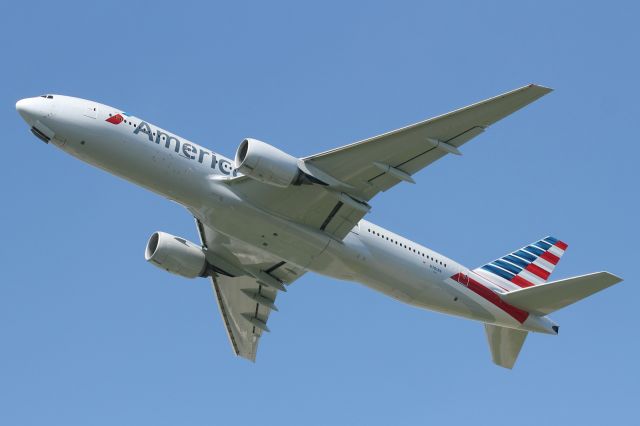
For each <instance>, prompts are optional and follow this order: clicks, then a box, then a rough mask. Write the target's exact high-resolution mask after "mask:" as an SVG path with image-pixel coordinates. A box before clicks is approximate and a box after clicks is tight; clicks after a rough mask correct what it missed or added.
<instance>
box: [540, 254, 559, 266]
mask: <svg viewBox="0 0 640 426" xmlns="http://www.w3.org/2000/svg"><path fill="white" fill-rule="evenodd" d="M540 257H541V258H543V259H544V260H546V261H547V262H549V263H551V264H552V265H557V264H558V262H559V261H560V258H559V257H558V256H556V255H555V254H553V253H549V252H548V251H545V252H544V253H542V254H541V255H540Z"/></svg>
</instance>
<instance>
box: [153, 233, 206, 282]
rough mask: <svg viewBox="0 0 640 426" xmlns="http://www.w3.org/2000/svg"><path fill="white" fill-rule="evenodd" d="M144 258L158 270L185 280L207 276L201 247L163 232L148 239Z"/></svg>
mask: <svg viewBox="0 0 640 426" xmlns="http://www.w3.org/2000/svg"><path fill="white" fill-rule="evenodd" d="M144 258H145V259H146V260H147V261H148V262H151V263H152V264H153V265H155V266H157V267H158V268H161V269H164V270H165V271H167V272H171V273H172V274H176V275H180V276H182V277H186V278H195V277H206V276H208V274H209V264H208V263H207V260H206V257H205V253H204V250H203V249H202V247H200V246H199V245H197V244H194V243H192V242H191V241H187V240H185V239H184V238H180V237H176V236H174V235H171V234H167V233H165V232H155V233H154V234H153V235H152V236H151V238H149V242H148V243H147V248H146V249H145V251H144Z"/></svg>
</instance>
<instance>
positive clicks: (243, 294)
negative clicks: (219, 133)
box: [16, 84, 622, 369]
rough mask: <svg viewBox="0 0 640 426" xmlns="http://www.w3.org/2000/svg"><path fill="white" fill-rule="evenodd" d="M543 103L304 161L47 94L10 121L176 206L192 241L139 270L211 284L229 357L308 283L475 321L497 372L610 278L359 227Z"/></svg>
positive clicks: (552, 258) (462, 117)
mask: <svg viewBox="0 0 640 426" xmlns="http://www.w3.org/2000/svg"><path fill="white" fill-rule="evenodd" d="M549 92H551V89H549V88H546V87H543V86H539V85H535V84H530V85H527V86H524V87H521V88H518V89H515V90H512V91H509V92H506V93H504V94H501V95H499V96H496V97H493V98H490V99H487V100H484V101H481V102H478V103H475V104H472V105H470V106H467V107H464V108H461V109H457V110H455V111H452V112H449V113H447V114H443V115H440V116H437V117H435V118H431V119H428V120H425V121H421V122H418V123H415V124H412V125H409V126H406V127H403V128H400V129H397V130H394V131H390V132H388V133H384V134H381V135H378V136H374V137H372V138H369V139H365V140H361V141H359V142H355V143H352V144H349V145H346V146H342V147H339V148H335V149H332V150H329V151H326V152H321V153H319V154H314V155H310V156H308V157H303V158H295V157H294V156H292V155H290V154H288V153H286V152H283V151H282V150H280V149H278V148H276V147H274V146H272V145H269V144H267V143H265V142H262V141H260V140H257V139H253V138H247V139H244V140H243V141H242V142H241V143H240V145H239V146H238V149H237V151H236V153H235V158H234V159H233V160H232V159H230V158H227V157H224V156H223V155H221V154H219V153H217V152H214V151H212V150H210V149H208V148H205V147H203V146H200V145H198V144H196V143H194V142H191V141H189V140H187V139H185V138H183V137H180V136H178V135H175V134H173V133H171V132H169V131H168V130H164V129H162V128H160V127H158V126H156V125H154V124H151V123H149V122H147V121H145V120H143V119H141V118H139V117H137V116H134V115H130V114H127V113H125V112H124V111H122V110H121V109H118V108H115V107H111V106H108V105H104V104H100V103H98V102H94V101H90V100H85V99H80V98H75V97H69V96H62V95H53V94H46V95H41V96H36V97H32V98H26V99H22V100H19V101H18V102H17V103H16V110H17V111H18V113H19V114H20V116H22V118H23V119H24V121H26V122H27V124H28V125H29V127H30V130H31V132H32V133H33V134H34V135H35V136H36V137H37V138H38V139H40V140H42V141H43V142H45V143H47V144H49V143H51V144H53V145H55V146H56V147H57V148H59V149H61V150H63V151H64V152H66V153H68V154H70V155H72V156H74V157H76V158H78V159H80V160H82V161H84V162H86V163H89V164H91V165H93V166H96V167H98V168H100V169H103V170H105V171H107V172H109V173H112V174H114V175H116V176H119V177H121V178H124V179H126V180H128V181H130V182H132V183H135V184H137V185H140V186H142V187H144V188H146V189H148V190H150V191H153V192H155V193H157V194H159V195H161V196H163V197H166V198H168V199H170V200H172V201H175V202H177V203H179V204H181V205H182V206H184V207H185V208H186V209H187V210H188V211H189V212H190V213H191V214H192V215H193V217H194V220H195V225H196V229H197V233H198V235H199V237H200V242H199V243H194V242H191V241H189V240H187V239H185V238H181V237H179V236H174V235H171V234H169V233H166V232H160V231H158V232H155V233H153V234H152V235H151V237H150V238H149V241H148V243H147V245H146V248H145V259H146V260H147V261H149V262H150V263H151V264H152V265H154V266H157V267H159V268H161V269H163V270H165V271H167V272H170V273H173V274H176V275H179V276H182V277H186V278H195V277H205V278H209V279H210V282H211V286H212V288H213V292H214V295H215V298H216V300H217V304H218V307H219V310H220V314H221V315H222V319H223V323H224V326H225V328H226V331H227V335H228V337H229V341H230V344H231V347H232V349H233V351H234V353H235V354H236V355H238V356H240V357H243V358H246V359H248V360H251V361H254V362H255V359H256V352H257V348H258V343H259V341H260V337H261V336H262V334H263V333H265V332H268V331H269V327H268V326H267V321H268V319H269V315H270V313H271V312H272V311H277V310H278V309H277V307H276V304H275V302H276V295H277V294H278V292H286V290H287V287H288V286H289V285H290V284H291V283H293V282H294V281H295V280H297V279H298V278H300V277H301V276H302V275H304V274H305V273H306V272H308V271H311V272H315V273H318V274H321V275H324V276H327V277H331V278H335V279H338V280H346V281H354V282H358V283H361V284H364V285H365V286H367V287H370V288H372V289H373V290H376V291H379V292H382V293H384V294H385V295H388V296H390V297H392V298H394V299H397V300H399V301H401V302H404V303H406V304H409V305H413V306H417V307H419V308H423V309H429V310H433V311H437V312H442V313H445V314H449V315H453V316H458V317H463V318H468V319H471V320H475V321H479V322H481V323H484V327H485V332H486V336H487V340H488V344H489V348H490V352H491V358H492V360H493V362H494V363H495V364H497V365H499V366H502V367H505V368H508V369H511V368H513V366H514V364H515V362H516V359H517V357H518V355H519V353H520V349H521V348H522V345H523V343H524V341H525V338H526V337H527V334H528V333H529V332H537V333H546V334H551V335H557V334H558V330H559V326H558V325H557V324H556V323H555V322H554V321H553V320H552V319H551V318H549V314H551V313H553V312H555V311H557V310H558V309H561V308H563V307H565V306H567V305H570V304H572V303H574V302H577V301H579V300H581V299H583V298H585V297H587V296H590V295H591V294H594V293H596V292H598V291H600V290H603V289H605V288H607V287H610V286H612V285H614V284H616V283H618V282H620V281H622V279H621V278H619V277H617V276H616V275H613V274H611V273H609V272H595V273H590V274H586V275H582V276H576V277H571V278H565V279H560V280H555V281H549V276H550V274H551V273H552V272H553V270H554V268H555V267H556V265H557V264H558V262H559V260H560V258H561V257H562V255H563V254H564V252H565V251H566V250H567V244H566V243H565V242H563V241H561V240H559V239H557V238H555V237H552V236H546V237H543V238H540V239H539V240H537V241H535V242H533V243H531V244H528V245H525V246H524V247H522V248H519V249H517V250H515V251H513V252H510V253H508V254H506V255H504V256H502V257H500V258H498V259H496V260H494V261H492V262H489V263H487V264H485V265H481V266H479V267H477V268H467V267H465V266H463V265H461V264H459V263H457V262H456V261H454V260H452V259H450V258H448V257H446V256H444V255H442V254H440V253H437V252H435V251H434V250H431V249H429V248H427V247H425V246H423V245H420V244H418V243H416V242H414V241H411V240H410V239H408V238H406V237H403V236H401V235H398V234H395V233H393V232H391V231H389V230H387V229H384V228H382V227H380V226H378V225H375V224H373V223H371V222H369V221H367V220H365V219H364V217H365V216H366V215H367V213H369V211H370V210H371V205H370V201H371V200H372V199H373V198H374V197H375V195H377V194H378V193H380V192H382V191H387V190H389V189H391V188H392V187H394V186H395V185H397V184H405V183H415V180H414V175H415V174H416V173H417V172H418V171H420V170H421V169H423V168H424V167H426V166H428V165H430V164H432V163H434V162H435V161H437V160H439V159H440V158H442V157H444V156H446V155H460V154H461V151H460V148H461V147H462V145H464V144H465V143H467V142H469V141H470V140H471V139H473V138H475V137H476V136H478V135H480V134H482V133H483V132H484V131H485V129H486V128H487V127H488V126H490V125H492V124H494V123H496V122H497V121H499V120H500V119H502V118H504V117H506V116H507V115H510V114H511V113H513V112H515V111H517V110H519V109H521V108H523V107H525V106H526V105H528V104H530V103H532V102H533V101H535V100H537V99H539V98H540V97H542V96H544V95H546V94H547V93H549Z"/></svg>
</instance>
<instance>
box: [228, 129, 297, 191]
mask: <svg viewBox="0 0 640 426" xmlns="http://www.w3.org/2000/svg"><path fill="white" fill-rule="evenodd" d="M235 163H236V164H235V165H236V169H238V170H239V171H240V172H241V173H243V174H245V175H247V176H249V177H250V178H252V179H255V180H258V181H260V182H263V183H266V184H269V185H274V186H279V187H281V188H286V187H288V186H289V185H294V184H296V183H298V180H299V179H300V177H301V175H302V173H301V171H300V169H299V168H298V159H297V158H295V157H293V156H291V155H289V154H287V153H286V152H283V151H280V150H279V149H278V148H276V147H273V146H271V145H269V144H267V143H264V142H261V141H259V140H257V139H251V138H247V139H245V140H243V141H242V142H241V143H240V146H238V150H237V151H236V158H235Z"/></svg>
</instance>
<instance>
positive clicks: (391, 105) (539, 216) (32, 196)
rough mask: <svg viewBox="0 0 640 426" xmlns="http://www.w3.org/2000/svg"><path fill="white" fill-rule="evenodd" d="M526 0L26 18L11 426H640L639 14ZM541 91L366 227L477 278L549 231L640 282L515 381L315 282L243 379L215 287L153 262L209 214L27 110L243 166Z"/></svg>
mask: <svg viewBox="0 0 640 426" xmlns="http://www.w3.org/2000/svg"><path fill="white" fill-rule="evenodd" d="M516 3H517V4H516ZM523 3H524V2H507V1H504V2H498V1H485V2H475V1H469V2H454V1H446V2H415V3H411V2H386V3H380V2H371V1H367V2H361V3H355V2H354V3H349V4H347V3H346V2H328V1H324V2H317V3H316V4H302V2H288V3H285V2H236V3H234V5H223V4H215V3H213V2H212V3H211V4H207V5H205V4H204V2H202V4H199V3H191V2H187V1H180V2H166V3H163V2H149V3H138V2H100V3H95V4H94V3H90V2H77V3H71V2H51V1H47V2H18V1H7V2H3V4H2V6H1V9H0V36H1V40H2V41H3V43H2V47H1V52H2V55H1V59H2V67H0V77H1V78H2V84H1V85H0V100H1V101H2V102H1V103H0V117H1V120H2V121H1V122H2V127H3V142H2V146H3V151H2V155H0V182H2V194H3V197H2V199H3V203H2V205H3V208H2V209H1V210H0V215H1V216H0V223H1V224H2V225H1V226H2V228H1V229H2V240H3V242H2V244H0V262H1V263H0V264H1V265H2V268H1V272H0V274H1V279H0V424H3V425H42V424H62V425H113V424H125V425H128V424H131V425H140V424H153V425H176V424H189V425H218V424H219V425H222V424H242V425H244V424H253V425H256V424H281V425H298V424H309V425H326V424H347V425H354V424H355V425H376V424H380V425H386V424H416V423H417V424H425V423H429V424H470V423H473V424H493V425H506V424H509V425H511V424H514V423H515V424H518V425H539V424H563V423H565V424H566V423H572V424H578V423H579V424H582V425H591V424H593V425H601V424H603V423H605V422H606V423H611V424H613V423H615V424H637V423H636V422H637V418H638V414H637V403H638V400H639V397H640V391H639V390H638V381H639V379H640V374H639V371H640V369H639V367H638V360H639V359H640V353H639V352H640V350H639V348H640V346H639V344H638V325H639V324H638V297H639V296H640V294H639V291H638V286H637V279H636V277H637V274H638V273H637V266H638V259H639V256H640V253H639V251H640V250H639V248H638V247H639V245H638V217H639V215H640V204H639V201H638V180H639V177H640V175H639V172H638V166H637V164H638V157H640V148H639V141H638V117H639V114H640V108H639V107H638V99H639V95H640V93H639V90H638V89H639V85H638V78H639V75H640V62H639V60H638V46H639V41H640V39H639V29H638V20H637V18H638V16H639V15H640V8H639V7H638V6H637V2H607V3H606V5H605V3H603V2H584V1H576V2H557V1H548V2H547V1H538V2H530V3H529V4H528V5H524V4H523ZM530 82H535V83H540V84H544V85H548V86H550V87H553V88H555V89H556V90H555V91H554V92H553V93H552V94H550V95H548V96H546V97H544V98H543V99H541V100H540V101H538V102H537V103H535V104H533V105H531V106H530V107H528V108H526V109H524V110H522V111H520V112H518V113H516V114H515V115H513V116H511V117H509V118H507V119H505V120H504V121H502V122H500V123H499V124H497V125H495V126H493V127H492V128H491V129H490V130H489V131H487V132H486V133H485V134H484V135H482V136H480V137H478V138H477V139H475V140H473V142H472V143H470V144H468V145H466V146H465V147H464V149H463V151H464V156H462V157H453V156H449V157H447V158H444V159H443V160H441V161H440V162H438V163H437V164H434V165H433V166H431V167H429V168H428V169H426V170H424V171H422V172H421V173H419V174H418V175H417V176H416V180H417V185H399V186H398V187H396V188H394V189H393V190H391V191H389V192H388V193H384V194H382V195H380V196H379V197H377V198H376V199H375V200H374V202H373V210H372V212H371V214H370V215H369V216H368V219H370V220H372V221H374V222H376V223H379V224H381V225H382V226H384V227H387V228H389V229H391V230H392V231H394V232H397V233H400V234H402V235H406V236H408V237H410V238H412V239H413V240H415V241H418V242H420V243H422V244H424V245H426V246H428V247H431V248H433V249H435V250H437V251H440V252H441V253H443V254H445V255H447V256H449V257H452V258H454V259H457V260H458V261H460V262H461V263H464V264H466V265H469V266H476V265H480V264H482V263H484V262H486V261H489V260H491V259H494V258H496V257H498V256H500V255H502V254H504V253H506V252H508V251H511V250H513V249H515V248H518V247H521V246H522V245H524V244H525V243H529V242H531V241H534V240H536V239H538V238H539V237H543V236H546V235H549V234H551V235H554V236H556V237H558V238H561V239H563V240H564V241H566V242H567V243H569V250H568V252H567V253H566V255H565V257H563V259H562V262H561V263H560V264H559V267H558V268H557V269H556V272H555V274H554V277H555V278H562V277H567V276H571V275H578V274H583V273H587V272H592V271H599V270H609V271H611V272H614V273H616V274H618V275H620V276H622V277H623V278H625V281H624V282H623V283H622V284H619V285H618V286H615V287H613V288H611V289H608V290H606V291H604V292H602V293H600V294H597V295H595V296H593V297H591V298H589V299H587V300H584V301H582V302H581V303H578V304H576V305H573V306H571V307H569V308H567V309H564V310H561V311H559V312H557V313H555V314H554V315H553V318H554V319H555V320H556V321H557V322H558V323H559V324H560V325H561V333H560V335H559V336H558V337H552V336H547V335H537V334H534V335H530V336H529V338H528V340H527V342H526V343H525V346H524V348H523V350H522V353H521V355H520V358H519V360H518V363H517V364H516V367H515V369H514V370H512V371H508V370H504V369H501V368H499V367H496V366H494V365H493V364H492V363H491V360H490V356H489V350H488V348H487V343H486V341H485V335H484V330H483V327H482V324H480V323H474V322H470V321H467V320H461V319H456V318H452V317H447V316H443V315H441V314H436V313H432V312H428V311H423V310H419V309H417V308H413V307H409V306H406V305H403V304H401V303H399V302H397V301H394V300H391V299H389V298H387V297H385V296H383V295H381V294H377V293H375V292H373V291H372V290H369V289H367V288H366V287H363V286H360V285H357V284H353V283H346V282H339V281H336V280H333V279H329V278H324V277H321V276H318V275H314V274H308V275H306V276H304V277H303V278H302V279H301V280H300V281H298V282H297V283H295V284H294V285H292V286H291V287H290V290H289V292H288V293H287V294H285V295H281V296H280V298H279V300H278V305H279V307H280V312H277V313H274V314H273V315H272V316H271V318H270V322H269V326H270V328H271V330H272V332H271V333H270V334H268V335H265V337H264V338H263V339H262V342H261V346H260V350H259V353H258V362H257V363H256V364H252V363H250V362H247V361H245V360H243V359H238V358H235V357H234V356H233V355H232V352H231V349H230V347H229V343H228V341H227V337H226V335H225V331H224V328H223V324H222V320H221V318H220V317H219V314H218V310H217V307H216V306H215V301H214V298H213V296H212V294H211V289H210V287H209V283H208V281H206V280H193V281H190V280H186V279H181V278H178V277H175V276H171V275H169V274H167V273H165V272H163V271H161V270H159V269H156V268H154V267H152V266H151V265H149V264H147V263H146V262H145V261H144V258H143V249H144V246H145V244H146V242H147V239H148V237H149V236H150V235H151V233H152V232H154V231H156V230H164V231H167V232H170V233H173V234H176V235H181V236H184V237H186V238H189V239H192V240H194V241H197V236H196V231H195V228H194V225H193V220H192V218H191V217H190V215H189V214H188V213H187V212H186V210H184V209H183V208H181V207H180V206H178V205H175V204H172V203H170V202H168V201H167V200H164V199H162V198H160V197H158V196H156V195H153V194H151V193H148V192H146V191H144V190H142V189H140V188H137V187H135V186H133V185H131V184H129V183H126V182H124V181H122V180H120V179H118V178H115V177H112V176H110V175H108V174H106V173H104V172H102V171H99V170H97V169H94V168H92V167H90V166H88V165H85V164H83V163H81V162H79V161H78V160H76V159H74V158H72V157H69V156H67V155H66V154H64V153H63V152H61V151H59V150H57V149H56V148H55V147H53V146H47V145H44V144H43V143H41V142H40V141H39V140H37V139H36V138H35V137H33V136H32V135H31V134H30V133H29V131H28V128H27V126H26V125H25V123H24V122H23V121H22V120H21V119H20V117H19V116H18V115H17V113H16V112H15V109H14V104H15V102H16V100H18V99H20V98H23V97H29V96H35V95H39V94H42V93H49V92H50V93H60V94H67V95H73V96H78V97H83V98H89V99H94V100H97V101H100V102H103V103H106V104H109V105H114V106H116V107H119V108H122V109H124V110H126V111H128V112H130V113H132V114H134V115H136V116H139V117H142V118H144V119H146V120H148V121H150V122H152V123H156V124H158V125H160V126H162V127H164V128H167V129H170V130H172V131H173V132H175V133H177V134H179V135H182V136H184V137H185V138H188V139H191V140H193V141H196V142H197V143H199V144H202V145H204V146H207V147H209V148H211V149H214V150H216V151H218V152H221V153H223V154H226V155H227V156H229V157H232V156H233V154H234V152H235V149H236V147H237V145H238V143H239V142H240V141H241V140H242V139H243V138H244V137H248V136H251V137H255V138H259V139H261V140H264V141H266V142H269V143H271V144H274V145H276V146H278V147H280V148H282V149H284V150H286V151H288V152H289V153H291V154H293V155H296V156H303V155H309V154H312V153H316V152H319V151H323V150H326V149H329V148H332V147H336V146H339V145H343V144H347V143H350V142H353V141H355V140H359V139H362V138H365V137H369V136H373V135H376V134H379V133H382V132H385V131H388V130H391V129H394V128H397V127H401V126H403V125H406V124H409V123H412V122H415V121H419V120H422V119H424V118H427V117H430V116H434V115H437V114H440V113H444V112H447V111H449V110H451V109H454V108H457V107H461V106H464V105H467V104H469V103H472V102H475V101H478V100H481V99H484V98H487V97H490V96H494V95H496V94H499V93H502V92H504V91H507V90H511V89H513V88H516V87H519V86H522V85H524V84H528V83H530Z"/></svg>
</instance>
